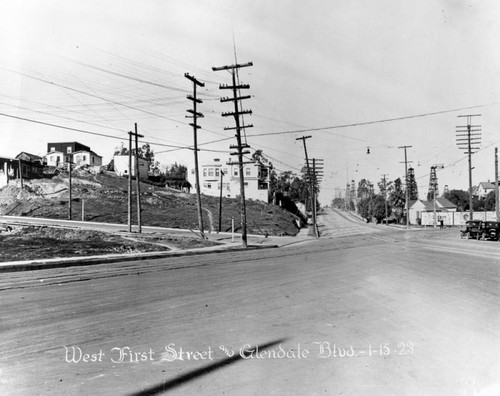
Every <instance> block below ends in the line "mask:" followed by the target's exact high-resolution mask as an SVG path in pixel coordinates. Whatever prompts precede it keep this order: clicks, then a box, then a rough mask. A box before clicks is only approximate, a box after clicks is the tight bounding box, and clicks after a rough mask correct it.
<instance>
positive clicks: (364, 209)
mask: <svg viewBox="0 0 500 396" xmlns="http://www.w3.org/2000/svg"><path fill="white" fill-rule="evenodd" d="M356 209H357V211H358V214H359V215H360V216H361V217H362V218H363V219H366V220H367V221H369V219H370V217H371V213H370V212H371V211H370V198H361V199H360V200H359V201H358V205H357V208H356Z"/></svg>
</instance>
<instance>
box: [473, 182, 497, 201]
mask: <svg viewBox="0 0 500 396" xmlns="http://www.w3.org/2000/svg"><path fill="white" fill-rule="evenodd" d="M490 191H495V184H493V183H490V182H489V181H488V182H481V183H479V185H478V186H477V187H475V188H474V195H476V196H477V197H479V198H483V197H486V196H487V195H488V193H489V192H490Z"/></svg>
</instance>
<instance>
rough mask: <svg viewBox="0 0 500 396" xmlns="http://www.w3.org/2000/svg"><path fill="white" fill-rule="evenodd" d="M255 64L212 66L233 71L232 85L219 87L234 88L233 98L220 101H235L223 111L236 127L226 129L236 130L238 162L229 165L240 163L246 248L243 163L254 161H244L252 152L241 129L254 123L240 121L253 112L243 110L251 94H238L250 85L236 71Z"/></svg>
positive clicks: (216, 68) (242, 240)
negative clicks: (229, 107)
mask: <svg viewBox="0 0 500 396" xmlns="http://www.w3.org/2000/svg"><path fill="white" fill-rule="evenodd" d="M248 66H253V63H252V62H248V63H242V64H238V63H235V64H234V65H228V66H221V67H212V70H213V71H221V70H227V71H229V72H230V73H231V77H232V78H231V79H232V85H226V84H221V85H219V89H230V90H232V93H233V97H232V98H227V97H224V98H221V99H220V101H221V102H222V103H224V102H233V104H234V112H227V113H222V116H223V117H230V116H233V117H234V121H235V125H236V126H235V127H227V128H224V130H236V135H235V136H236V143H237V144H236V145H232V146H229V147H230V148H231V149H236V150H237V152H235V153H231V155H237V156H238V161H237V162H229V163H228V165H238V170H239V175H240V199H241V244H242V246H243V247H244V248H246V247H247V209H246V203H245V176H244V174H243V165H244V164H246V163H253V161H249V162H248V161H247V162H244V161H243V155H244V154H250V151H248V150H245V149H247V148H249V147H250V146H249V145H248V144H246V143H242V140H241V130H244V129H245V128H251V127H252V126H253V125H252V124H249V125H244V123H243V122H241V123H240V117H241V116H243V115H244V114H252V110H242V109H241V108H240V107H241V106H240V103H241V101H242V100H244V99H249V98H250V97H251V96H250V95H246V96H241V95H240V96H238V94H239V92H240V90H241V89H248V88H250V85H248V84H240V83H239V81H236V73H237V71H238V70H239V69H240V68H242V67H248Z"/></svg>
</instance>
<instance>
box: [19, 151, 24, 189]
mask: <svg viewBox="0 0 500 396" xmlns="http://www.w3.org/2000/svg"><path fill="white" fill-rule="evenodd" d="M18 161H19V180H20V181H21V190H22V189H23V166H22V164H21V160H20V159H18Z"/></svg>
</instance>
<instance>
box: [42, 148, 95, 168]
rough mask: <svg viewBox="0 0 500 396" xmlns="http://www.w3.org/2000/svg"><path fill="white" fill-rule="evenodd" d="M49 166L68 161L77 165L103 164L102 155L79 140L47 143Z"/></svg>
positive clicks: (47, 161)
mask: <svg viewBox="0 0 500 396" xmlns="http://www.w3.org/2000/svg"><path fill="white" fill-rule="evenodd" d="M45 159H46V163H47V165H48V166H55V167H60V166H63V164H65V163H68V162H73V163H75V164H77V165H85V164H86V165H89V166H101V165H102V157H101V156H100V155H98V154H96V153H95V152H93V151H92V150H91V149H90V147H89V146H86V145H84V144H81V143H78V142H62V143H47V154H46V155H45Z"/></svg>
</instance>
